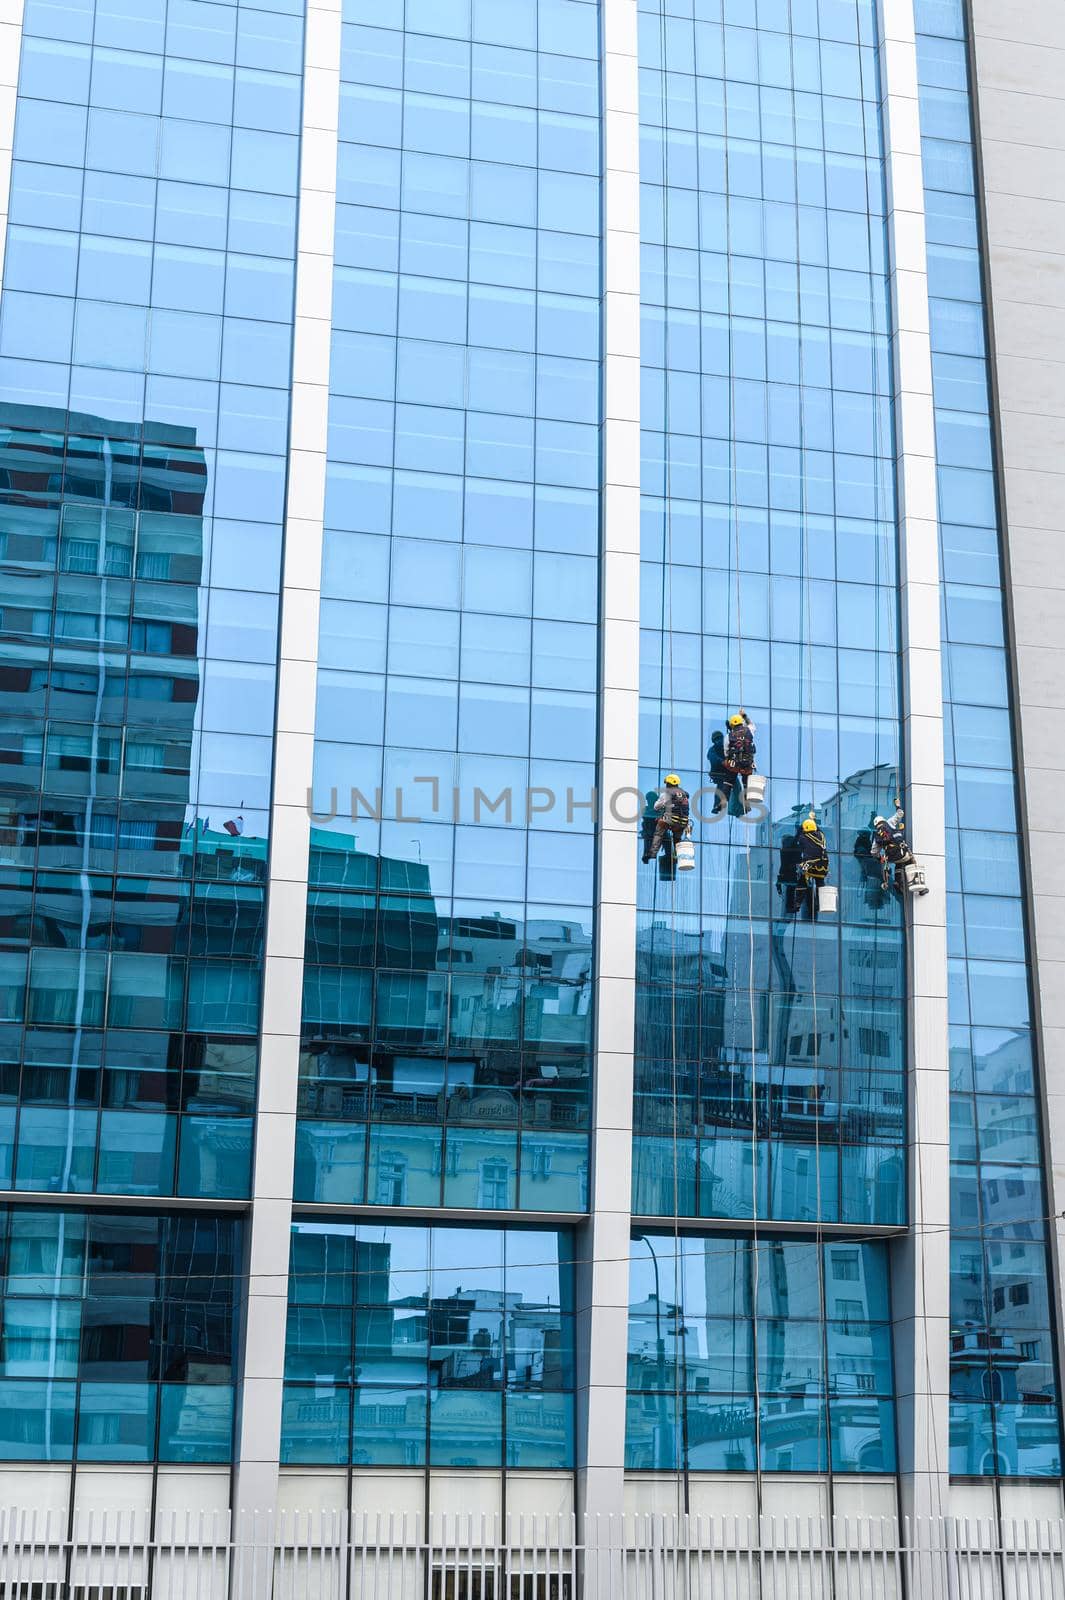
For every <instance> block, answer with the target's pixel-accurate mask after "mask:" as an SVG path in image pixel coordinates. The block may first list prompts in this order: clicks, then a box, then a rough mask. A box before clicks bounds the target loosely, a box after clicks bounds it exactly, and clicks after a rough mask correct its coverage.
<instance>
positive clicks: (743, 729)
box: [707, 706, 755, 809]
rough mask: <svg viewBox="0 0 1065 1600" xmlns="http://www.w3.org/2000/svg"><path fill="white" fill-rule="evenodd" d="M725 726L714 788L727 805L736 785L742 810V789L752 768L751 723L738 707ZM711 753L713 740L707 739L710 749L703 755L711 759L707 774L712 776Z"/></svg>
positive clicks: (753, 753)
mask: <svg viewBox="0 0 1065 1600" xmlns="http://www.w3.org/2000/svg"><path fill="white" fill-rule="evenodd" d="M726 727H727V729H728V733H727V735H726V738H725V751H724V758H723V761H722V771H721V773H720V775H719V776H718V780H717V782H718V790H719V793H720V795H721V797H722V799H723V800H724V803H725V804H726V805H727V804H728V802H729V799H730V797H731V795H732V791H733V789H734V788H735V787H736V785H737V784H738V785H739V790H740V797H741V798H742V799H743V800H744V809H746V796H745V791H746V788H747V779H748V778H749V777H750V776H751V773H752V772H753V771H754V756H755V744H754V735H755V726H754V723H753V722H752V721H751V719H750V717H749V716H748V715H747V713H746V711H744V709H743V707H742V706H741V707H740V709H739V711H737V712H734V713H733V715H732V716H731V717H729V719H728V722H727V724H726ZM713 756H714V749H713V740H711V741H710V749H709V750H708V751H707V757H708V758H709V759H710V762H711V776H713V770H712V769H713V765H714V763H713Z"/></svg>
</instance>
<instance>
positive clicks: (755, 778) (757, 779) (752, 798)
mask: <svg viewBox="0 0 1065 1600" xmlns="http://www.w3.org/2000/svg"><path fill="white" fill-rule="evenodd" d="M743 793H744V798H745V799H746V801H747V804H748V805H749V806H760V805H761V804H762V802H763V800H764V799H765V774H764V773H761V772H752V773H751V774H750V775H749V777H747V778H746V779H745V780H744V785H743Z"/></svg>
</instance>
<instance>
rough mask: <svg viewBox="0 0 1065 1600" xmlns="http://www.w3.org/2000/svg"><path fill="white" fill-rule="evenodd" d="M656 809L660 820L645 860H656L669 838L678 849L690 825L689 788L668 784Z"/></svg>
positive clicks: (658, 800) (672, 846) (644, 856)
mask: <svg viewBox="0 0 1065 1600" xmlns="http://www.w3.org/2000/svg"><path fill="white" fill-rule="evenodd" d="M655 811H656V812H657V814H658V821H657V822H656V823H655V831H654V835H653V836H652V839H651V844H650V848H649V849H647V850H645V851H644V853H643V859H644V860H645V861H653V860H654V858H655V856H656V855H657V854H658V852H659V851H660V850H661V848H662V846H663V845H664V844H665V842H666V839H667V838H668V839H669V840H670V841H671V848H672V849H673V850H674V851H675V850H676V848H677V845H678V844H679V843H680V841H681V840H682V839H683V837H684V834H685V832H686V830H687V827H688V819H689V817H690V816H691V796H690V795H689V794H688V791H687V789H682V788H681V787H680V785H679V784H666V785H664V786H663V788H662V790H661V791H660V793H659V796H658V799H657V800H656V801H655Z"/></svg>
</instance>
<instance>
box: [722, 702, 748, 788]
mask: <svg viewBox="0 0 1065 1600" xmlns="http://www.w3.org/2000/svg"><path fill="white" fill-rule="evenodd" d="M742 715H743V721H742V722H741V723H740V724H739V725H738V726H737V727H735V728H730V729H729V731H728V740H727V742H726V744H725V764H726V766H727V767H728V768H729V771H730V772H736V773H738V774H739V776H740V777H741V778H746V777H747V776H748V775H749V774H750V773H752V772H753V771H754V756H755V743H754V735H755V731H756V730H755V726H754V723H753V722H752V721H751V719H750V718H749V717H748V716H747V714H746V712H744V713H743V714H742Z"/></svg>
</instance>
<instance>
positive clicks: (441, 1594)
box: [0, 1510, 1065, 1600]
mask: <svg viewBox="0 0 1065 1600" xmlns="http://www.w3.org/2000/svg"><path fill="white" fill-rule="evenodd" d="M0 1600H1065V1525H1063V1523H1062V1522H1060V1521H1059V1522H1012V1523H1011V1522H1006V1523H1004V1524H1001V1525H997V1524H992V1523H989V1522H975V1521H963V1520H953V1519H949V1518H948V1519H945V1520H943V1521H937V1522H906V1521H902V1522H896V1521H893V1520H891V1519H857V1518H840V1517H834V1518H788V1519H784V1518H773V1517H763V1518H756V1517H751V1518H746V1517H715V1518H710V1517H670V1516H662V1515H657V1516H650V1515H648V1516H629V1517H624V1518H622V1517H618V1518H589V1519H587V1520H586V1521H584V1522H583V1523H580V1524H579V1523H578V1522H577V1520H576V1519H574V1518H573V1517H561V1518H557V1517H556V1518H545V1517H531V1516H526V1517H520V1516H519V1517H509V1518H506V1519H500V1518H498V1517H488V1516H458V1517H444V1518H430V1519H423V1518H421V1517H415V1516H404V1515H401V1514H398V1513H397V1514H395V1515H391V1516H389V1515H374V1514H368V1515H367V1514H359V1513H354V1514H352V1515H350V1516H345V1515H342V1514H339V1513H328V1512H327V1513H322V1514H320V1515H304V1516H298V1517H284V1516H280V1517H276V1518H275V1517H267V1516H256V1517H253V1518H249V1519H247V1520H246V1521H241V1522H239V1523H237V1524H234V1523H233V1522H232V1521H231V1519H230V1517H229V1516H228V1515H226V1514H223V1513H212V1514H205V1515H201V1516H195V1515H192V1514H174V1515H169V1514H163V1515H157V1516H156V1517H155V1518H154V1520H153V1521H149V1519H147V1518H145V1517H143V1516H140V1515H136V1514H131V1513H102V1512H96V1513H92V1514H87V1515H76V1516H75V1518H74V1519H73V1521H70V1520H69V1519H68V1518H66V1517H63V1518H60V1517H57V1516H56V1515H55V1514H51V1515H48V1514H44V1513H36V1512H26V1511H18V1510H15V1511H9V1512H7V1513H0Z"/></svg>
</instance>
